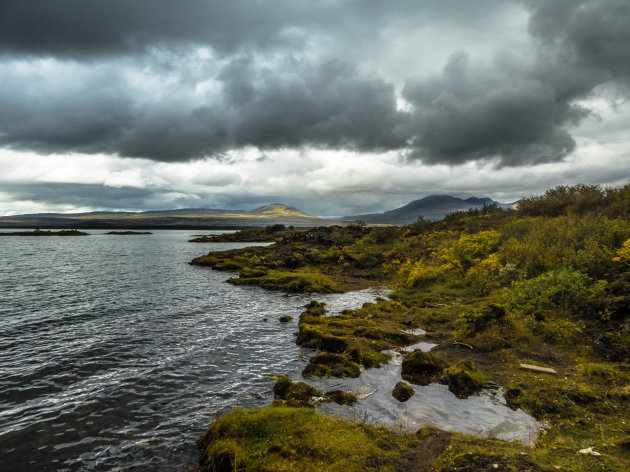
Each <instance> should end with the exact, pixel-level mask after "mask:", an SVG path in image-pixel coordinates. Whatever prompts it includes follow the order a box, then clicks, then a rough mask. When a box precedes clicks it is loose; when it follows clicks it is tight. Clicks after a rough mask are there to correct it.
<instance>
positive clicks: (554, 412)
mask: <svg viewBox="0 0 630 472" xmlns="http://www.w3.org/2000/svg"><path fill="white" fill-rule="evenodd" d="M194 263H197V264H201V265H210V266H212V267H214V268H216V269H219V270H233V271H239V277H238V278H236V279H234V280H233V281H232V282H233V283H251V284H254V285H259V286H263V287H265V288H271V289H279V290H291V286H290V283H289V281H288V280H289V279H286V280H283V281H282V282H273V281H274V280H279V279H282V277H288V274H293V276H294V277H295V278H296V279H297V280H301V279H303V278H307V277H313V278H314V277H317V276H320V277H325V278H324V279H321V280H318V281H317V283H313V284H310V285H309V284H306V283H305V284H304V285H303V287H304V288H303V289H304V291H320V292H325V291H332V288H333V287H334V290H349V289H352V288H357V287H363V286H367V285H373V284H388V285H390V286H391V287H392V289H393V292H392V294H391V296H390V298H391V299H390V300H383V299H379V300H377V301H376V302H375V303H370V304H366V305H364V307H363V308H361V309H358V310H348V311H344V312H342V313H341V314H340V315H335V316H330V315H329V314H328V313H327V312H326V307H325V306H324V305H323V304H321V303H317V302H313V303H311V304H309V306H307V307H306V311H305V312H304V313H303V314H302V315H301V316H300V320H299V332H298V336H297V340H296V341H297V342H298V344H300V345H302V346H305V347H309V348H314V349H317V350H318V351H319V352H318V353H317V354H316V355H314V356H313V358H312V359H311V361H310V362H309V364H308V366H307V368H306V369H305V372H304V376H305V377H307V378H308V377H309V376H337V377H344V376H350V377H351V376H356V375H360V372H361V367H363V368H374V367H378V366H380V365H382V364H384V363H386V362H387V361H388V356H387V354H386V353H384V352H382V351H384V350H386V349H391V348H397V347H401V346H406V345H409V344H412V343H414V342H416V341H417V339H419V338H418V337H417V336H415V335H413V334H410V333H412V332H413V331H410V329H411V328H423V329H425V330H427V331H428V335H427V336H428V337H429V338H430V339H432V340H434V341H435V342H437V343H438V344H439V345H438V347H437V348H435V349H433V351H432V352H431V353H424V352H422V351H419V350H417V351H414V352H411V353H408V354H406V355H405V357H404V359H403V378H404V379H405V380H407V381H408V382H410V383H412V384H415V385H419V387H416V388H422V387H421V386H422V385H425V384H426V383H428V382H434V381H439V382H443V383H445V384H447V385H448V386H449V389H450V390H451V391H452V392H453V393H455V394H456V395H457V396H460V397H462V398H463V397H466V396H468V395H471V394H474V393H475V392H478V391H479V390H480V389H482V388H483V386H484V385H485V384H486V383H487V382H491V383H493V384H496V385H499V386H501V387H503V389H504V390H503V391H504V392H505V400H506V402H507V403H508V405H509V406H510V407H512V408H522V409H523V410H525V411H526V412H528V413H529V414H531V415H533V416H535V417H536V418H537V419H539V420H541V421H543V422H544V424H545V427H544V429H543V430H542V431H541V432H540V434H539V436H538V439H537V442H536V445H535V447H534V448H527V447H525V446H523V445H519V444H515V443H507V442H503V441H498V440H489V439H481V438H472V437H469V436H464V435H459V434H455V433H447V432H441V431H437V430H434V429H431V428H423V429H422V430H420V431H419V432H418V433H417V434H412V435H407V434H396V433H393V432H391V431H388V430H386V429H383V428H374V427H371V426H369V425H366V424H365V423H361V422H359V423H351V422H344V421H340V420H334V419H330V418H325V417H322V416H321V415H318V414H317V413H316V412H314V411H312V410H307V409H300V408H298V409H294V408H286V406H283V407H278V408H267V409H261V410H237V411H234V412H232V413H230V414H228V415H227V416H225V417H223V418H221V419H219V420H218V421H217V422H216V423H215V424H214V425H213V426H212V428H211V429H210V430H209V432H208V433H207V434H206V435H204V436H203V437H202V438H201V439H200V444H201V446H202V448H203V449H204V459H203V460H204V462H203V463H204V466H203V468H204V470H217V471H218V470H235V468H236V469H237V470H256V471H263V470H265V471H266V470H342V469H343V470H347V471H352V470H392V471H394V470H444V471H445V470H449V471H450V470H470V471H474V470H493V469H494V470H572V471H591V470H598V471H616V470H630V410H629V409H628V408H627V405H628V401H629V400H630V185H627V186H625V187H621V188H616V189H602V188H599V187H594V186H577V187H558V188H555V189H552V190H550V191H549V192H547V193H546V194H545V195H542V196H539V197H531V198H526V199H524V200H522V201H521V202H520V203H519V207H518V209H517V210H509V211H506V210H502V209H500V208H497V207H485V208H483V209H480V210H473V211H470V212H462V213H457V214H452V215H449V216H448V217H447V218H445V219H444V220H442V221H437V222H428V221H424V220H420V221H418V222H417V223H416V224H413V225H407V226H405V227H381V228H367V227H365V226H362V225H354V226H351V227H345V228H341V227H331V228H314V229H311V230H307V231H302V232H296V233H289V234H287V235H285V236H283V237H282V239H281V240H278V242H276V243H275V244H273V245H271V246H269V247H265V248H260V247H258V248H246V249H242V250H236V251H226V252H222V253H210V254H209V255H207V256H203V257H201V258H198V259H196V260H195V262H194ZM279 274H283V275H282V276H280V275H279ZM294 280H295V279H294ZM324 281H326V282H324ZM327 284H330V285H327ZM292 287H293V288H296V287H297V286H296V285H293V286H292ZM522 363H525V364H533V365H538V366H544V367H552V368H553V369H555V370H556V371H557V372H558V375H551V374H546V373H538V372H531V371H527V370H523V369H519V366H520V365H521V364H522ZM401 380H402V379H401ZM395 387H397V389H398V390H399V391H401V390H403V389H404V386H402V385H399V384H397V385H396V386H395V385H392V386H391V388H392V391H394V389H395ZM409 387H410V388H411V389H413V388H414V387H411V386H409ZM408 393H409V392H408V391H407V393H406V394H403V396H405V395H407V394H408ZM397 398H398V397H397ZM401 398H402V396H401ZM281 425H282V426H281ZM336 438H338V439H336ZM350 444H353V445H352V446H350ZM412 459H413V460H412ZM414 461H415V462H414ZM423 461H424V462H423ZM229 467H232V468H231V469H230V468H229Z"/></svg>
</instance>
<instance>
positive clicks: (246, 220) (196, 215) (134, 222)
mask: <svg viewBox="0 0 630 472" xmlns="http://www.w3.org/2000/svg"><path fill="white" fill-rule="evenodd" d="M338 223H340V222H339V221H335V220H327V219H324V218H319V217H317V216H312V215H308V214H306V213H304V212H302V211H301V210H298V209H297V208H295V207H292V206H289V205H283V204H281V203H273V204H271V205H265V206H262V207H259V208H255V209H253V210H249V211H245V210H218V209H207V208H184V209H179V210H158V211H144V212H111V211H96V212H89V213H40V214H30V215H17V216H5V217H0V227H5V228H9V227H13V228H94V229H96V228H103V229H109V228H125V229H141V228H211V227H223V228H225V227H242V226H268V225H273V224H284V225H287V226H289V225H293V226H328V225H331V224H338Z"/></svg>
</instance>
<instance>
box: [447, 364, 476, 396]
mask: <svg viewBox="0 0 630 472" xmlns="http://www.w3.org/2000/svg"><path fill="white" fill-rule="evenodd" d="M442 382H443V383H445V384H447V385H448V389H449V390H450V391H451V392H453V394H455V396H457V397H458V398H467V397H469V396H470V395H472V394H473V393H476V392H478V391H479V390H481V388H482V387H483V384H484V383H485V376H484V375H483V374H482V373H481V372H480V371H478V370H477V368H476V366H475V364H474V363H473V362H472V361H461V362H458V363H457V364H455V365H452V366H449V367H447V368H446V369H445V370H444V378H443V379H442Z"/></svg>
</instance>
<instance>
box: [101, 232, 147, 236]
mask: <svg viewBox="0 0 630 472" xmlns="http://www.w3.org/2000/svg"><path fill="white" fill-rule="evenodd" d="M105 234H114V235H116V236H134V235H139V234H153V233H152V232H150V231H110V232H109V233H105Z"/></svg>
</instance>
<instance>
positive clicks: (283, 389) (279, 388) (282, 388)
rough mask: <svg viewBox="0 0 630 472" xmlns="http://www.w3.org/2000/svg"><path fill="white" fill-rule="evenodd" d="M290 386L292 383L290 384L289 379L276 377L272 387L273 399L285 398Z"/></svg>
mask: <svg viewBox="0 0 630 472" xmlns="http://www.w3.org/2000/svg"><path fill="white" fill-rule="evenodd" d="M292 384H293V382H291V379H289V377H287V376H286V375H278V376H277V377H276V383H275V384H274V386H273V394H274V396H275V398H282V399H284V398H286V396H287V392H288V391H289V389H290V388H291V385H292Z"/></svg>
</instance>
